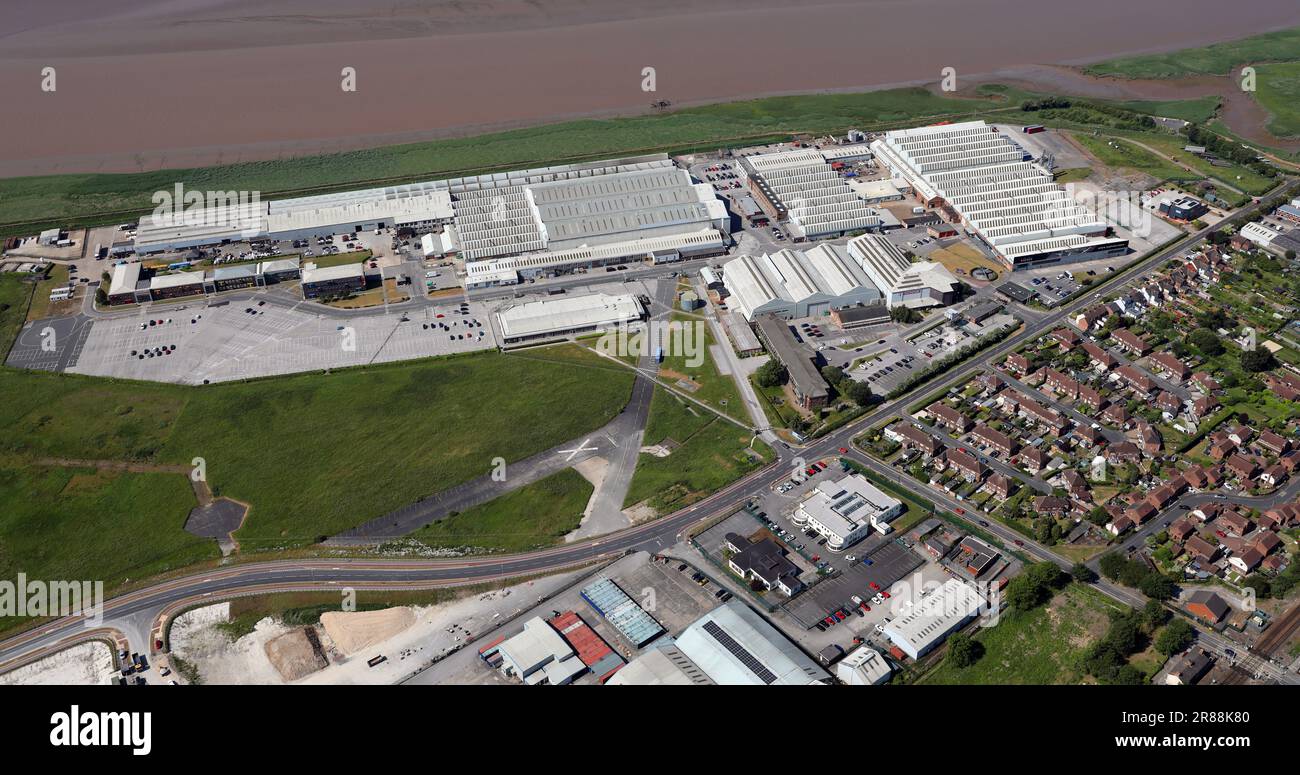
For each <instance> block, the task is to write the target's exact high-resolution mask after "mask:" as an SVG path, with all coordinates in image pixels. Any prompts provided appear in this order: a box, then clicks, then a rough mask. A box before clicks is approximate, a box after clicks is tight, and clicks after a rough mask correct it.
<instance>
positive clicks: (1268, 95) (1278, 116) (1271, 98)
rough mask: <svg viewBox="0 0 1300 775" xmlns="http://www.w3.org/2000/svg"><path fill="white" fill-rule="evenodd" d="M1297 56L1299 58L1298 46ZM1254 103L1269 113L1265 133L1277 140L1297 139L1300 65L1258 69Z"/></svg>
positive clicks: (1293, 63) (1287, 63) (1298, 47)
mask: <svg viewBox="0 0 1300 775" xmlns="http://www.w3.org/2000/svg"><path fill="white" fill-rule="evenodd" d="M1296 54H1297V55H1300V46H1297V49H1296ZM1255 69H1256V75H1257V76H1258V78H1257V82H1256V86H1257V87H1258V90H1257V91H1256V92H1255V99H1256V100H1258V101H1259V103H1260V104H1261V105H1263V106H1264V109H1265V110H1267V111H1268V112H1269V122H1268V124H1267V129H1268V131H1269V132H1272V133H1273V134H1274V135H1276V136H1278V137H1296V136H1300V62H1281V63H1278V64H1270V65H1258V66H1257V67H1256V68H1255Z"/></svg>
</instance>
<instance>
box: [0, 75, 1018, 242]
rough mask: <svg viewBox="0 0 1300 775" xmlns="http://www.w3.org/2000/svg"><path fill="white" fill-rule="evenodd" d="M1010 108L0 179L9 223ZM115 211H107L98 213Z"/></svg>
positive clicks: (875, 96)
mask: <svg viewBox="0 0 1300 775" xmlns="http://www.w3.org/2000/svg"><path fill="white" fill-rule="evenodd" d="M1003 107H1005V103H1003V102H1001V101H999V100H992V99H988V100H983V99H975V100H971V99H952V98H943V97H938V96H935V95H934V94H932V93H930V92H929V91H928V90H926V89H921V88H906V89H891V90H886V91H876V92H865V93H858V94H816V95H805V96H792V97H772V98H768V99H761V100H748V101H743V102H732V103H724V104H718V105H705V106H701V107H694V108H685V109H682V110H676V111H673V112H671V113H665V114H660V115H651V116H640V117H635V118H620V119H608V120H586V121H571V122H565V123H559V124H551V125H548V126H540V127H533V128H529V129H520V130H515V131H510V132H497V133H493V134H486V135H478V136H474V137H465V138H456V139H449V140H439V141H435V142H428V143H415V144H407V145H396V146H388V147H384V148H375V149H370V150H363V151H352V152H347V153H339V154H326V155H318V156H306V157H301V158H296V159H281V160H275V161H264V162H249V163H244V164H234V165H226V166H220V167H210V168H197V169H178V170H161V171H158V172H146V173H133V174H78V175H51V176H43V177H27V178H11V179H6V180H2V181H0V201H4V202H5V211H4V215H3V216H2V217H3V220H4V222H5V223H24V224H25V225H24V229H23V230H24V231H29V230H31V229H33V228H36V226H38V225H39V224H41V223H57V224H60V225H63V226H67V225H69V224H70V223H73V224H80V223H84V222H95V223H99V222H108V223H111V222H114V221H120V220H126V219H127V218H128V215H129V214H131V213H135V214H139V213H143V212H147V211H149V210H150V209H152V203H151V201H150V196H151V195H152V193H153V192H154V191H158V190H162V189H166V190H170V189H171V188H172V186H173V184H174V183H176V182H177V181H183V182H184V183H185V184H186V185H187V186H190V187H192V188H195V189H199V190H223V191H224V190H239V191H257V192H259V193H260V194H261V197H262V198H263V199H268V198H273V197H275V196H279V195H283V194H285V193H299V192H302V193H307V192H311V193H324V192H325V191H328V190H341V189H345V188H349V187H353V188H355V187H358V186H357V184H359V183H365V182H371V181H376V182H377V181H391V182H396V181H401V180H419V179H433V178H439V177H459V176H461V175H465V174H470V173H476V172H484V171H491V170H503V169H515V168H519V167H528V166H538V165H549V164H556V163H561V162H563V161H579V160H590V159H600V158H608V157H610V156H617V155H620V154H634V153H649V152H652V151H684V150H690V149H704V148H707V149H713V148H717V147H718V146H719V145H723V144H725V143H726V142H729V141H730V142H733V143H739V142H749V141H760V140H768V139H780V138H784V137H788V136H789V135H790V134H792V133H798V132H809V133H814V134H817V133H824V132H829V131H832V130H835V131H843V130H845V129H847V128H849V127H859V128H863V129H869V128H873V127H881V126H885V125H889V124H895V123H899V122H908V121H912V120H923V119H928V118H934V117H945V116H957V115H966V114H970V113H973V112H976V111H981V110H988V109H996V108H1003ZM103 213H108V214H107V215H103V216H102V217H94V216H96V214H103Z"/></svg>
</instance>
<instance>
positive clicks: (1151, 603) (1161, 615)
mask: <svg viewBox="0 0 1300 775" xmlns="http://www.w3.org/2000/svg"><path fill="white" fill-rule="evenodd" d="M1142 620H1143V621H1144V622H1146V625H1147V627H1149V628H1151V629H1153V630H1154V629H1155V628H1157V627H1159V626H1160V625H1162V624H1164V623H1165V622H1167V621H1169V610H1168V609H1167V608H1165V606H1164V604H1163V603H1161V602H1160V601H1159V600H1148V601H1147V604H1146V607H1144V608H1143V609H1142Z"/></svg>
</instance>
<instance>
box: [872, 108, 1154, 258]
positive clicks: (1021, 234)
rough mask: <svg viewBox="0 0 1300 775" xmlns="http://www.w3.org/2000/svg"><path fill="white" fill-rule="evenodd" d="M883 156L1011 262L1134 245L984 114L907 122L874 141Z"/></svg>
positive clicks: (1100, 253) (1102, 254)
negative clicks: (940, 121) (1077, 199)
mask: <svg viewBox="0 0 1300 775" xmlns="http://www.w3.org/2000/svg"><path fill="white" fill-rule="evenodd" d="M871 148H872V150H873V151H874V152H875V154H876V157H877V158H878V159H879V160H880V161H881V162H882V163H884V164H885V165H886V166H887V167H888V168H889V169H890V171H891V172H892V173H893V174H894V175H895V176H897V177H900V178H902V179H903V180H905V181H906V182H907V183H908V184H909V185H911V186H912V188H913V189H914V191H915V193H916V196H917V198H918V199H919V200H920V201H922V202H924V203H925V204H926V205H927V206H931V207H939V206H942V205H944V204H947V205H949V206H951V208H952V209H953V210H954V211H955V212H956V213H957V214H958V215H960V216H961V219H962V221H963V222H965V224H966V225H967V226H968V227H969V230H970V231H971V232H972V233H973V234H974V235H975V236H977V237H978V238H979V239H980V240H982V241H983V242H984V243H985V244H986V245H988V246H989V247H990V248H991V249H992V250H993V252H994V253H995V254H997V256H998V257H999V258H1000V259H1001V260H1002V262H1003V263H1004V264H1006V266H1007V267H1008V268H1010V269H1020V268H1026V267H1035V266H1043V265H1048V264H1056V263H1061V262H1066V261H1082V260H1088V259H1093V258H1106V257H1111V256H1118V255H1123V254H1124V253H1126V252H1128V241H1127V240H1124V239H1119V238H1116V237H1109V236H1107V234H1108V233H1109V228H1110V227H1109V225H1108V224H1107V223H1106V222H1105V221H1103V220H1102V219H1101V218H1099V217H1098V216H1097V215H1096V214H1094V213H1092V212H1090V211H1089V210H1088V209H1087V208H1085V207H1084V206H1083V205H1081V204H1079V203H1078V202H1075V201H1073V200H1072V199H1070V197H1069V195H1068V194H1067V193H1066V192H1065V189H1063V188H1062V187H1061V186H1058V185H1057V184H1056V183H1055V182H1053V180H1052V176H1051V175H1049V174H1047V173H1046V172H1044V171H1043V170H1042V169H1040V168H1039V167H1037V166H1035V165H1034V164H1032V163H1031V162H1029V161H1028V160H1027V159H1026V154H1025V151H1024V150H1023V149H1022V148H1021V147H1020V146H1018V145H1016V144H1015V143H1013V142H1012V141H1011V140H1010V139H1008V138H1007V137H1005V136H1004V135H1002V134H1001V133H1000V132H998V131H997V130H996V129H995V128H993V127H990V126H989V125H988V124H986V123H984V122H983V121H966V122H962V123H958V124H945V125H940V126H927V127H920V128H916V129H902V130H897V131H893V132H887V133H885V136H884V137H882V138H880V139H878V140H876V141H874V142H873V143H872V144H871Z"/></svg>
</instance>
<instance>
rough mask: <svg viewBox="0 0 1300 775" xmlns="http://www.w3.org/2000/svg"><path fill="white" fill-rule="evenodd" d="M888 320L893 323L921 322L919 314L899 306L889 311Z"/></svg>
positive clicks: (909, 308)
mask: <svg viewBox="0 0 1300 775" xmlns="http://www.w3.org/2000/svg"><path fill="white" fill-rule="evenodd" d="M889 319H890V320H892V321H894V322H895V323H919V322H920V320H921V313H919V312H917V311H916V310H914V309H912V308H911V307H905V306H903V305H901V304H900V305H899V306H897V307H894V308H893V309H891V310H889Z"/></svg>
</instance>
